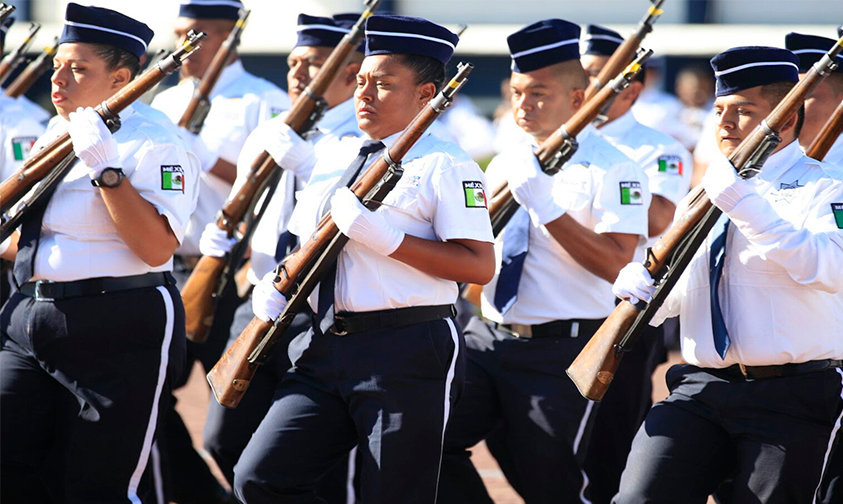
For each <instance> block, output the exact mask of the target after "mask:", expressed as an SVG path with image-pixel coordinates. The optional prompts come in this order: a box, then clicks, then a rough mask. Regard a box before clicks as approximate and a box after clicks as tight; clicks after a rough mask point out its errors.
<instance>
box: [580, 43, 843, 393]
mask: <svg viewBox="0 0 843 504" xmlns="http://www.w3.org/2000/svg"><path fill="white" fill-rule="evenodd" d="M841 50H843V37H841V38H840V40H839V41H838V43H837V45H835V46H834V48H832V49H831V50H830V51H829V53H828V54H826V55H825V56H824V57H823V58H822V59H821V60H820V61H819V62H817V63H816V64H815V65H814V67H813V68H812V69H811V70H810V71H809V73H808V74H807V75H806V76H805V78H803V79H802V80H801V81H799V83H798V84H796V85H795V86H794V87H793V89H791V90H790V92H789V93H788V94H787V96H785V97H784V98H783V99H782V100H781V101H780V102H779V104H778V105H776V107H775V108H774V109H773V111H772V112H770V114H769V115H768V116H767V118H766V119H765V120H764V121H762V123H761V124H760V125H759V126H757V127H756V128H755V130H753V131H752V133H750V134H749V136H747V137H746V138H745V139H744V140H743V141H742V142H741V143H740V145H738V147H737V148H736V149H735V151H734V152H733V153H732V155H731V156H730V157H729V160H730V161H731V162H732V164H733V165H734V166H735V168H736V169H737V170H738V173H739V175H741V176H742V177H745V178H749V177H751V176H754V175H755V174H757V173H758V172H759V171H760V170H761V167H762V165H763V164H764V162H765V161H766V159H767V157H768V156H769V155H770V154H771V153H772V152H773V150H775V148H776V147H777V146H778V144H779V143H780V142H781V138H780V137H779V136H778V133H779V132H780V131H781V130H782V127H783V126H784V125H785V124H786V123H787V122H788V121H789V120H790V119H791V118H792V117H793V116H794V114H796V112H797V111H798V110H799V107H801V106H802V104H803V102H804V101H805V97H807V96H808V94H809V93H810V92H811V91H813V90H814V89H815V88H816V87H817V85H819V83H820V82H821V81H822V79H824V78H825V76H826V75H828V74H829V73H830V71H831V70H830V69H832V68H834V65H835V63H834V62H833V60H834V58H835V57H836V55H837V54H840V52H841ZM720 214H721V211H720V210H719V209H718V208H717V207H715V206H713V205H712V204H711V201H710V200H709V198H708V197H707V196H706V194H705V191H704V190H703V189H702V187H698V188H696V189H694V190H693V191H692V193H691V196H690V203H689V205H688V208H687V209H686V210H685V211H684V212H683V214H682V215H681V217H680V218H679V219H678V220H677V221H675V222H674V224H673V225H672V226H671V227H670V228H669V229H668V230H667V232H666V233H665V234H664V236H662V237H661V238H660V239H659V241H658V242H657V243H656V245H655V246H654V247H653V248H652V249H651V250H648V251H647V258H646V259H645V261H644V266H645V267H646V268H647V271H649V273H650V275H651V276H652V277H653V278H654V279H655V280H656V282H657V284H658V287H657V289H656V293H655V294H654V295H653V299H652V300H651V301H650V302H649V303H641V304H640V305H633V304H631V303H630V302H629V301H621V303H620V304H618V306H617V307H615V309H614V311H613V312H612V313H611V315H609V317H608V318H607V319H606V321H605V322H604V323H603V325H601V326H600V328H599V329H598V330H597V332H596V333H595V334H594V336H592V337H591V339H590V340H589V341H588V343H587V344H586V346H585V347H584V348H583V350H582V351H581V352H580V354H579V355H578V356H577V358H576V359H574V362H573V363H572V364H571V366H570V367H569V368H568V369H567V371H566V372H567V373H568V376H569V377H570V378H571V380H572V381H573V382H574V384H576V386H577V389H579V391H580V393H581V394H582V395H583V396H584V397H586V398H588V399H591V400H592V401H599V400H600V399H602V398H603V395H605V393H606V391H607V390H608V388H609V385H610V384H611V383H612V379H613V378H614V376H615V373H616V372H617V369H618V366H619V365H620V361H621V358H622V357H623V353H624V352H625V351H627V347H628V346H629V345H630V344H631V343H632V342H634V340H635V338H636V337H637V336H638V335H639V334H640V332H641V330H642V329H643V327H645V326H646V325H647V324H648V323H649V322H650V320H652V318H653V316H654V315H655V313H656V311H658V309H659V308H660V307H661V304H662V303H663V302H664V300H665V298H667V295H668V294H669V293H670V290H671V289H672V288H673V286H674V285H675V284H676V282H677V281H678V280H679V277H680V276H681V275H682V272H683V271H684V270H685V268H686V267H687V265H688V264H689V263H690V260H691V258H692V257H693V255H694V253H695V252H696V250H697V249H698V248H699V247H700V245H701V244H702V243H703V242H704V241H705V238H706V236H707V235H708V233H709V231H710V230H711V228H712V227H713V226H714V224H715V222H716V221H717V219H718V218H719V217H720Z"/></svg>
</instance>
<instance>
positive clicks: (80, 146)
mask: <svg viewBox="0 0 843 504" xmlns="http://www.w3.org/2000/svg"><path fill="white" fill-rule="evenodd" d="M68 119H69V120H70V124H69V125H68V127H67V132H68V133H69V134H70V139H71V141H72V142H73V151H74V152H75V153H76V157H78V158H79V159H80V160H81V161H82V163H84V164H85V166H87V167H88V176H89V177H91V180H93V179H95V178H97V177H99V175H100V173H102V171H103V170H104V169H106V168H121V167H122V165H121V163H120V153H119V152H118V151H117V141H116V140H114V136H113V135H112V134H111V131H109V130H108V126H106V125H105V121H103V120H102V117H100V115H99V113H98V112H97V111H96V110H94V109H93V108H91V107H87V108H82V107H79V108H78V109H76V112H71V113H70V115H69V116H68Z"/></svg>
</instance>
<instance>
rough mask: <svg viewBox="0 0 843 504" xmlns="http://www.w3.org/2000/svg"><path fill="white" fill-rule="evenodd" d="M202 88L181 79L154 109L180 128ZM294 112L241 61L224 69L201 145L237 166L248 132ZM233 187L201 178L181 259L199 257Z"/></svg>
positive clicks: (282, 96) (286, 100)
mask: <svg viewBox="0 0 843 504" xmlns="http://www.w3.org/2000/svg"><path fill="white" fill-rule="evenodd" d="M198 85H199V80H198V79H185V80H182V81H181V82H180V83H179V84H178V85H177V86H173V87H171V88H169V89H166V90H164V91H162V92H161V93H159V94H158V95H157V96H155V99H153V100H152V107H153V108H156V109H158V110H161V111H162V112H164V113H165V114H167V117H169V118H170V120H171V121H172V122H173V123H175V124H178V121H179V119H181V116H182V114H183V113H184V110H185V109H186V108H187V105H188V103H190V100H191V98H192V97H193V91H194V89H195V88H196V86H198ZM289 108H290V98H289V97H288V96H287V93H285V92H284V91H282V90H281V89H279V88H278V87H277V86H275V85H274V84H272V83H271V82H269V81H267V80H264V79H261V78H260V77H256V76H254V75H252V74H250V73H248V72H246V70H244V69H243V64H242V63H241V62H240V60H237V61H235V62H234V63H232V64H231V65H229V66H227V67H225V69H224V70H223V71H222V73H221V74H220V78H219V80H218V81H217V84H216V85H215V86H214V89H213V91H212V92H211V110H210V111H209V112H208V117H207V118H206V119H205V124H204V126H203V128H202V133H201V136H202V140H203V141H204V142H205V144H207V145H208V146H209V147H210V148H211V149H213V150H215V151H216V152H218V153H219V155H220V158H222V159H224V160H225V161H228V162H230V163H232V164H237V160H238V156H239V155H240V150H241V148H242V147H243V144H244V143H245V142H246V138H247V137H248V136H249V133H251V132H252V130H254V129H255V128H256V127H257V126H258V124H260V123H261V122H263V121H266V120H268V119H271V118H272V117H275V116H277V115H278V114H280V113H281V112H282V111H284V110H287V109H289ZM229 192H231V185H229V184H228V183H226V182H225V181H223V180H222V179H220V178H219V177H216V176H215V175H211V174H210V173H202V174H201V175H200V189H199V202H198V203H197V205H196V211H195V213H194V215H193V216H192V217H191V219H190V224H189V226H188V229H187V233H186V235H185V241H184V242H183V243H182V246H181V247H180V248H179V250H178V253H179V254H180V255H199V237H200V236H201V235H202V230H203V229H205V225H206V224H208V223H209V222H212V221H213V220H214V217H215V216H216V213H217V212H218V211H219V209H220V208H222V206H223V204H224V203H225V199H226V197H228V194H229Z"/></svg>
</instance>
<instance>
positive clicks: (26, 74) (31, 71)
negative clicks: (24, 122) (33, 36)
mask: <svg viewBox="0 0 843 504" xmlns="http://www.w3.org/2000/svg"><path fill="white" fill-rule="evenodd" d="M58 48H59V41H58V39H56V41H55V42H54V43H53V45H52V46H49V47H45V48H44V52H42V53H41V54H39V55H38V57H37V58H35V60H33V61H32V63H30V64H29V65H27V66H26V68H25V69H24V70H23V72H21V74H20V75H18V76H17V78H15V80H13V81H12V83H11V84H9V87H8V88H6V96H8V97H11V98H17V97H19V96H21V95H23V94H25V93H26V92H27V91H29V88H31V87H32V85H33V84H35V81H37V80H38V79H39V78H40V77H41V76H42V75H44V73H45V72H46V71H47V70H49V69H50V68H52V66H53V56H55V55H56V51H57V50H58Z"/></svg>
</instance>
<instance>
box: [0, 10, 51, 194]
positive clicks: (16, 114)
mask: <svg viewBox="0 0 843 504" xmlns="http://www.w3.org/2000/svg"><path fill="white" fill-rule="evenodd" d="M14 22H15V18H14V17H9V18H6V19H4V20H3V22H2V23H0V54H3V51H4V50H5V48H6V32H8V31H9V27H10V26H12V23H14ZM0 90H2V88H0ZM12 103H16V104H17V107H15V108H14V110H13V109H12V106H11V104H12ZM0 112H2V116H3V117H2V118H3V119H5V120H4V121H3V127H4V128H6V127H10V128H11V127H13V126H12V125H13V124H17V123H18V121H19V120H21V119H22V118H26V120H27V122H30V123H37V124H39V125H40V124H41V123H46V122H47V120H48V119H49V118H50V114H48V113H47V111H46V110H44V109H43V108H41V107H39V106H38V105H36V104H34V103H32V102H31V101H30V100H29V99H28V98H27V97H26V96H20V97H18V98H17V99H14V98H9V97H8V96H6V95H5V94H3V93H0ZM6 115H9V118H6V117H5V116H6ZM24 128H25V129H26V137H31V135H30V133H31V131H33V130H32V129H31V128H30V127H29V126H24ZM41 133H44V126H43V125H41V126H40V133H39V134H38V135H36V138H37V137H38V136H40V134H41ZM28 148H29V146H27V149H28ZM6 169H7V170H8V169H9V168H8V165H7V166H6ZM3 175H4V172H3V166H2V165H0V178H2V179H3V180H5V178H3V177H2V176H3Z"/></svg>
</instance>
